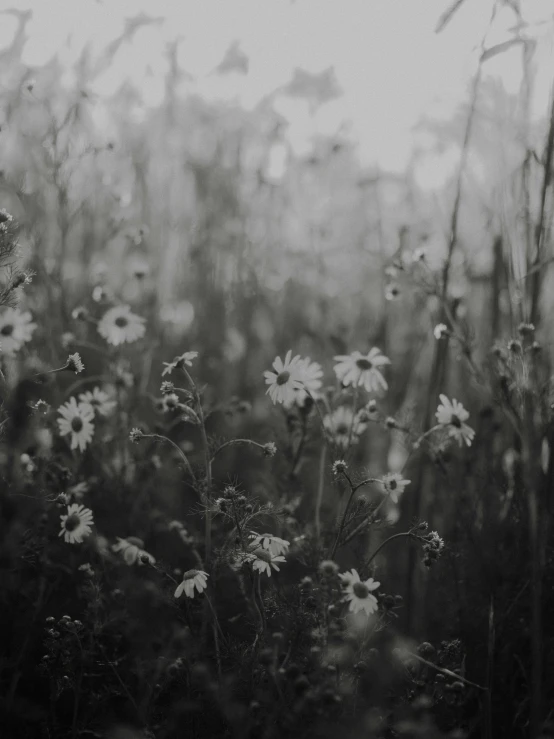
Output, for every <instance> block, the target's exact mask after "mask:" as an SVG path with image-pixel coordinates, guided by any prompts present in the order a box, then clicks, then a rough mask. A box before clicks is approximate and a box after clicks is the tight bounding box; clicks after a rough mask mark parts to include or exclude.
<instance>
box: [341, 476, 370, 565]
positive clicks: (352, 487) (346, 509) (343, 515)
mask: <svg viewBox="0 0 554 739" xmlns="http://www.w3.org/2000/svg"><path fill="white" fill-rule="evenodd" d="M342 474H343V475H344V477H345V478H346V479H347V480H348V484H349V485H350V496H349V498H348V501H347V503H346V506H345V508H344V513H343V514H342V518H341V522H340V524H339V530H338V532H337V538H336V539H335V543H334V544H333V548H332V549H331V553H330V555H329V559H333V557H334V556H335V552H336V551H337V548H338V546H339V542H340V539H341V536H342V532H343V530H344V526H345V523H346V516H347V514H348V511H349V509H350V505H351V503H352V499H353V498H354V494H355V493H356V490H358V488H360V487H361V486H362V485H365V484H366V483H368V482H381V480H376V479H372V478H370V479H368V480H364V481H362V482H361V483H359V484H358V485H354V484H353V483H352V480H351V479H350V477H349V476H348V474H347V473H346V472H343V473H342Z"/></svg>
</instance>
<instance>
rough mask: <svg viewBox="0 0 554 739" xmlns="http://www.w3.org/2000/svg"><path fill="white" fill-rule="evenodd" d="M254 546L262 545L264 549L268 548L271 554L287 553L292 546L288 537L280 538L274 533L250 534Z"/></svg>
mask: <svg viewBox="0 0 554 739" xmlns="http://www.w3.org/2000/svg"><path fill="white" fill-rule="evenodd" d="M250 538H251V539H252V540H253V541H252V546H253V547H262V549H268V550H269V551H270V552H271V554H275V555H279V554H286V553H287V551H288V548H289V547H290V542H289V541H287V540H286V539H280V538H279V537H278V536H273V534H256V533H252V534H250Z"/></svg>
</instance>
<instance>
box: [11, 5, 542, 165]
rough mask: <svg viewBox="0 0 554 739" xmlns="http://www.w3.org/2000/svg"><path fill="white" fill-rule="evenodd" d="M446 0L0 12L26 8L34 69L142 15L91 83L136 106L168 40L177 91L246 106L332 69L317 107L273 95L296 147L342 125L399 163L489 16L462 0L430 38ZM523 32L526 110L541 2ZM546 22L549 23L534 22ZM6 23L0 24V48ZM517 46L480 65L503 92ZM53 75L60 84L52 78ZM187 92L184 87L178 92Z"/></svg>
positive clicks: (452, 102)
mask: <svg viewBox="0 0 554 739" xmlns="http://www.w3.org/2000/svg"><path fill="white" fill-rule="evenodd" d="M450 4H451V0H295V1H292V2H291V1H289V0H217V1H216V0H105V1H104V2H102V1H101V0H48V1H46V0H14V1H12V2H10V1H9V0H0V8H9V7H15V8H19V9H25V8H31V9H32V10H33V13H34V17H33V21H32V23H31V25H30V37H29V40H28V43H27V45H26V48H25V61H26V62H27V63H29V64H30V65H40V64H42V63H44V62H46V61H48V60H49V59H50V58H51V57H52V56H53V55H54V54H57V55H58V56H59V57H60V58H61V59H62V60H64V62H65V63H66V64H67V68H68V72H67V77H66V80H64V81H67V82H70V78H71V71H70V70H71V65H72V62H73V61H74V60H75V59H76V58H77V57H78V56H79V54H80V52H81V50H82V48H83V47H84V45H89V46H90V47H91V48H92V49H93V50H96V51H98V52H100V50H101V49H102V48H103V47H104V46H105V45H106V44H107V43H108V42H109V41H110V40H111V39H113V38H115V37H116V36H117V35H118V34H119V33H120V32H121V29H122V27H123V23H124V19H125V17H129V16H133V15H136V14H138V13H140V12H141V11H144V12H146V13H148V14H149V15H152V16H155V17H158V18H160V19H161V20H160V23H158V24H156V25H155V26H151V27H148V28H143V29H141V30H140V31H139V32H138V33H137V34H136V36H135V38H134V42H133V43H132V44H127V45H126V46H125V47H124V48H122V49H121V50H120V52H119V53H118V55H117V58H116V60H115V62H114V64H113V65H112V66H111V68H110V69H109V71H107V72H106V73H105V74H104V75H103V76H102V77H101V78H99V79H98V80H97V82H96V92H98V93H100V94H110V93H112V92H114V91H115V90H117V88H118V86H119V85H120V84H121V82H122V80H124V79H125V78H131V79H133V80H135V81H136V83H137V84H139V85H140V88H141V89H142V91H143V94H144V100H145V104H146V105H155V104H157V103H158V102H159V101H160V100H161V98H162V96H163V90H164V86H163V76H164V74H165V72H166V69H167V67H166V65H167V59H166V57H165V55H164V45H165V44H166V42H167V40H169V39H175V38H179V39H180V40H181V41H180V44H179V61H180V63H181V65H182V67H183V68H184V69H186V71H187V72H188V73H189V74H190V75H191V79H190V81H189V82H187V83H186V84H187V89H189V90H191V91H200V92H201V93H202V94H203V95H204V96H207V97H211V98H222V99H237V100H239V101H240V102H241V103H242V104H243V105H244V106H246V107H253V106H254V105H256V103H258V102H259V100H260V99H262V98H263V97H264V96H266V95H267V94H269V93H270V92H271V91H272V90H275V89H276V88H279V87H281V86H284V85H285V84H286V83H287V82H288V81H289V80H290V79H291V77H292V74H293V72H294V69H295V68H296V67H299V68H303V69H305V70H307V71H309V72H311V73H318V72H321V71H322V70H324V69H327V68H329V67H333V69H334V74H335V77H336V80H337V82H338V84H339V85H340V88H341V89H342V91H343V94H342V95H341V97H340V98H338V99H335V100H332V101H330V102H328V103H327V104H325V105H322V106H321V107H320V108H319V109H318V110H317V112H316V113H314V111H313V109H310V106H309V105H308V103H307V102H305V101H302V100H299V99H294V98H286V97H284V96H283V97H281V99H280V100H279V102H278V107H279V110H280V112H281V113H283V114H284V115H285V116H286V117H287V118H288V119H289V121H290V123H291V126H290V133H289V136H290V140H291V143H292V144H293V146H294V147H295V148H296V149H297V150H298V151H301V150H302V149H306V148H307V147H308V145H309V138H310V136H311V135H312V134H313V133H314V132H321V133H333V132H336V131H338V130H343V131H345V132H347V133H348V135H349V136H350V137H351V138H353V139H355V140H356V141H358V142H359V149H360V157H361V158H362V160H363V161H364V162H366V163H377V164H379V165H380V166H382V167H384V168H388V169H394V170H401V169H402V168H403V167H404V166H405V164H406V162H407V159H408V157H409V153H410V151H411V148H412V136H411V129H412V127H413V126H414V124H415V123H416V122H417V121H418V120H419V119H420V118H421V116H422V115H424V114H432V115H433V116H449V115H450V114H451V112H452V111H453V109H454V107H455V106H456V105H457V104H458V103H459V102H460V101H461V100H463V98H464V95H465V92H466V89H467V85H468V81H469V80H470V78H471V75H472V74H473V73H474V72H475V69H476V64H477V58H478V50H479V47H480V43H481V40H482V37H483V33H484V31H485V29H486V28H487V25H488V21H489V19H490V15H491V8H492V0H466V2H465V3H464V4H463V5H462V7H461V9H460V11H459V12H458V13H457V14H456V15H455V17H454V18H453V19H452V22H451V23H450V24H449V25H448V26H447V27H446V29H445V30H444V31H443V32H442V33H439V34H437V33H435V26H436V23H437V20H438V18H439V17H440V15H441V13H442V12H443V11H444V10H445V8H447V7H448V6H449V5H450ZM524 7H525V13H526V18H528V19H529V20H530V21H531V22H532V23H534V24H535V25H533V26H532V27H531V28H530V29H529V30H527V31H526V33H528V34H532V35H533V36H534V37H537V36H540V37H541V42H540V45H539V48H538V50H537V54H536V59H537V82H536V87H535V112H536V114H542V113H544V112H545V111H546V109H547V106H548V91H549V86H550V84H551V79H550V76H551V71H552V69H554V64H553V63H552V62H553V56H552V34H551V30H552V0H525V3H524ZM540 20H543V21H544V20H549V25H546V24H543V25H536V22H537V21H540ZM513 23H514V16H513V14H512V13H511V12H508V11H507V10H503V11H501V12H499V13H498V15H497V17H496V20H495V23H494V26H493V28H492V29H491V31H490V34H489V37H488V39H487V45H488V46H491V45H493V44H495V43H499V42H502V41H505V40H506V39H508V38H510V31H509V28H510V27H511V26H512V25H513ZM13 28H14V26H13V25H12V22H11V19H10V17H9V16H4V17H3V18H2V22H1V23H0V46H2V45H4V44H5V43H7V42H9V39H10V37H11V34H12V33H13ZM233 42H236V43H238V45H239V47H240V49H241V51H242V52H243V53H244V55H245V56H246V57H247V58H248V73H247V74H243V73H241V72H235V73H229V74H226V75H217V74H215V73H214V70H215V68H216V67H217V65H218V64H219V63H220V62H221V60H222V59H223V57H224V55H225V53H226V51H227V50H228V48H229V47H230V45H231V44H232V43H233ZM520 67H521V49H520V47H514V48H513V49H512V50H510V51H508V52H506V53H504V54H502V55H501V56H498V57H497V58H495V59H492V60H490V61H489V62H487V74H493V75H496V76H499V77H501V79H502V81H503V83H504V85H505V86H506V88H507V89H508V90H510V91H516V90H517V89H518V87H519V84H520V81H521V76H520ZM62 82H63V81H62ZM185 91H186V90H185Z"/></svg>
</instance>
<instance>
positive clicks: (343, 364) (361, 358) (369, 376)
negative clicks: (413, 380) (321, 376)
mask: <svg viewBox="0 0 554 739" xmlns="http://www.w3.org/2000/svg"><path fill="white" fill-rule="evenodd" d="M334 359H335V360H336V361H337V362H338V364H336V365H335V374H336V375H337V377H338V379H339V380H340V381H341V382H342V384H343V385H345V386H348V385H353V386H354V387H356V386H359V385H362V386H363V387H364V388H365V389H366V390H367V392H368V393H369V392H371V391H372V390H374V391H377V390H379V389H383V390H386V389H387V388H388V385H387V383H386V381H385V378H384V377H383V375H382V374H381V372H380V371H379V367H383V366H384V365H386V364H390V359H389V358H388V357H385V356H384V355H383V354H381V350H380V349H378V348H377V347H376V346H374V347H373V349H372V350H371V351H370V352H368V354H362V353H361V352H358V351H355V352H352V354H340V355H339V356H336V357H334Z"/></svg>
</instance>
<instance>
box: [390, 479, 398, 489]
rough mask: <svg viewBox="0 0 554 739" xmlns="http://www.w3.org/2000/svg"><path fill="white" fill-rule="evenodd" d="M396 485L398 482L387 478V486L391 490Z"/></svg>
mask: <svg viewBox="0 0 554 739" xmlns="http://www.w3.org/2000/svg"><path fill="white" fill-rule="evenodd" d="M397 485H398V483H397V482H396V480H389V488H390V489H391V490H396V487H397Z"/></svg>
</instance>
